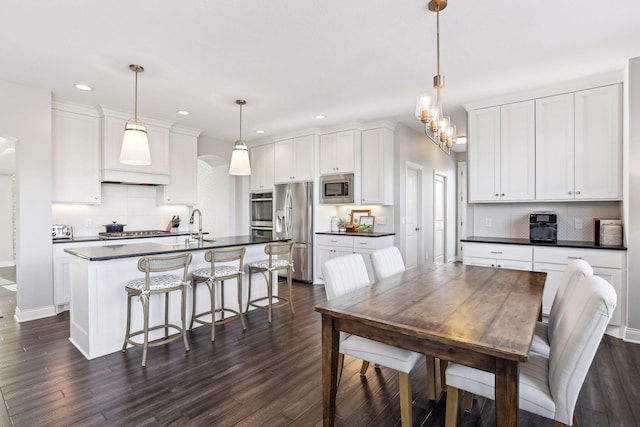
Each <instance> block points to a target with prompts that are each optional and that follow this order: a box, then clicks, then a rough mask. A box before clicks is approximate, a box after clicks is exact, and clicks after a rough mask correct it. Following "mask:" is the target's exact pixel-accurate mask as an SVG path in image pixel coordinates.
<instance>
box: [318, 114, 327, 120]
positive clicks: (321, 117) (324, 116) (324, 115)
mask: <svg viewBox="0 0 640 427" xmlns="http://www.w3.org/2000/svg"><path fill="white" fill-rule="evenodd" d="M326 118H327V115H326V114H318V115H317V116H316V119H319V120H322V119H326Z"/></svg>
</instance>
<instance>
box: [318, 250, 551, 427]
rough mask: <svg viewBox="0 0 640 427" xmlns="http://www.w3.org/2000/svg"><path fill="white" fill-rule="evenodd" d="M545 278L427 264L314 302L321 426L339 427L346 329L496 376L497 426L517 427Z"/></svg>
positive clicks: (459, 265)
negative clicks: (318, 325)
mask: <svg viewBox="0 0 640 427" xmlns="http://www.w3.org/2000/svg"><path fill="white" fill-rule="evenodd" d="M545 280H546V273H542V272H532V271H523V270H509V269H503V268H491V267H479V266H470V265H463V264H462V263H459V262H457V263H442V264H425V265H421V266H417V267H415V268H412V269H410V270H406V271H404V272H401V273H398V274H396V275H393V276H390V277H388V278H386V279H382V280H378V281H376V282H374V283H372V284H371V285H369V286H366V287H363V288H360V289H357V290H354V291H352V292H349V293H347V294H344V295H342V296H340V297H338V298H334V299H331V300H330V301H327V302H325V303H321V304H318V305H316V307H315V310H316V311H317V312H319V313H321V315H322V399H323V406H322V409H323V425H325V426H333V425H335V416H336V393H337V370H338V351H339V339H340V331H343V332H346V333H349V334H354V335H358V336H362V337H365V338H369V339H372V340H375V341H379V342H383V343H386V344H389V345H393V346H396V347H401V348H404V349H408V350H412V351H415V352H417V353H422V354H425V355H429V356H435V357H438V358H440V359H441V360H443V361H451V362H455V363H459V364H463V365H467V366H471V367H474V368H477V369H482V370H484V371H488V372H492V373H494V374H495V390H496V393H495V404H496V411H495V414H496V425H497V426H498V427H503V426H516V425H517V423H518V399H519V394H518V391H519V390H518V384H519V364H520V363H526V362H527V359H528V355H529V350H530V347H531V341H532V338H533V334H534V330H535V326H536V321H537V320H538V315H539V313H540V309H541V304H542V292H543V289H544V283H545Z"/></svg>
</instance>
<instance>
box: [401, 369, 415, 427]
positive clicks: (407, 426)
mask: <svg viewBox="0 0 640 427" xmlns="http://www.w3.org/2000/svg"><path fill="white" fill-rule="evenodd" d="M398 380H399V383H400V418H401V421H402V427H411V425H413V419H412V413H411V397H412V396H411V381H409V374H406V373H404V372H398Z"/></svg>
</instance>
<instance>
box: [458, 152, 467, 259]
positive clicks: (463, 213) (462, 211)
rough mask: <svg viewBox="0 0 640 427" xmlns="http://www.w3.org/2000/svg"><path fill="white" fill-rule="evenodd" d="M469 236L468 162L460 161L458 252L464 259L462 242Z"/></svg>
mask: <svg viewBox="0 0 640 427" xmlns="http://www.w3.org/2000/svg"><path fill="white" fill-rule="evenodd" d="M465 237H467V162H459V163H458V253H457V258H458V260H459V261H462V257H463V253H462V249H463V248H462V242H461V241H460V239H464V238H465Z"/></svg>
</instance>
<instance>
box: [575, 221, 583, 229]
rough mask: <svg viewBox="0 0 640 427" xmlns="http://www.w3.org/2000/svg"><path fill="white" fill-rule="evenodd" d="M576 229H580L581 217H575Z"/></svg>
mask: <svg viewBox="0 0 640 427" xmlns="http://www.w3.org/2000/svg"><path fill="white" fill-rule="evenodd" d="M576 230H582V218H576Z"/></svg>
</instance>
